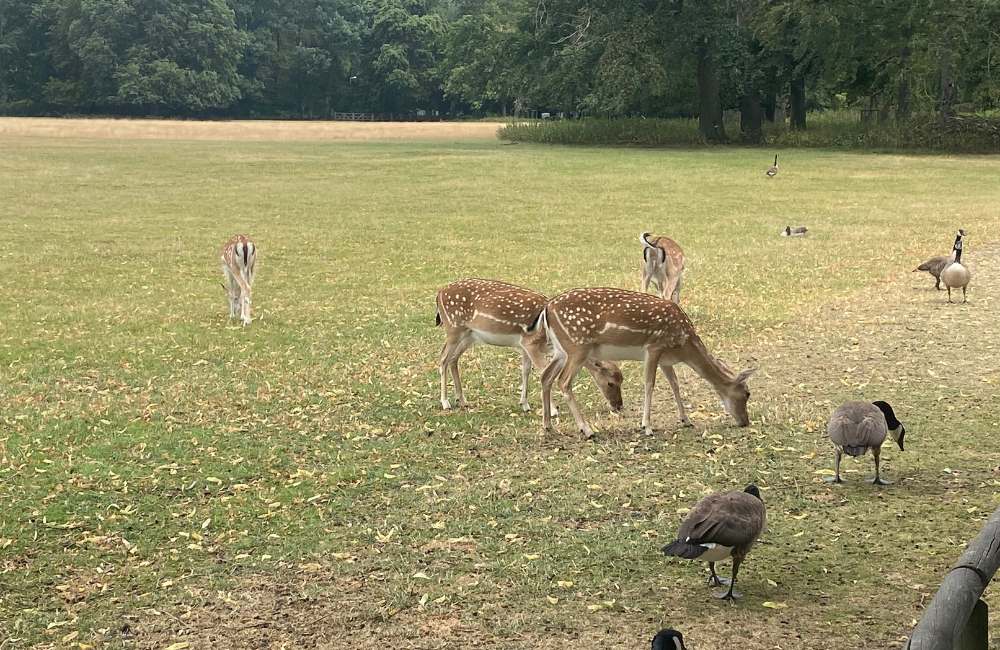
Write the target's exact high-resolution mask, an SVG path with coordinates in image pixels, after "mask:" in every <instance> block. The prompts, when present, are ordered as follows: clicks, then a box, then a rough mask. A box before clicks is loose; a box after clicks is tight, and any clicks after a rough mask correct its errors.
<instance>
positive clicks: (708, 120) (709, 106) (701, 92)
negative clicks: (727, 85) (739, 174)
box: [698, 37, 726, 142]
mask: <svg viewBox="0 0 1000 650" xmlns="http://www.w3.org/2000/svg"><path fill="white" fill-rule="evenodd" d="M714 55H715V52H714V43H713V42H712V40H711V39H710V38H708V37H706V38H705V40H704V41H703V42H702V44H701V45H700V46H699V47H698V104H699V110H698V130H699V131H700V132H701V134H702V136H703V137H704V138H705V139H706V140H707V141H709V142H725V141H726V129H725V126H724V125H723V123H722V96H721V95H720V94H719V88H720V86H721V82H720V81H719V67H718V65H717V64H716V61H715V56H714Z"/></svg>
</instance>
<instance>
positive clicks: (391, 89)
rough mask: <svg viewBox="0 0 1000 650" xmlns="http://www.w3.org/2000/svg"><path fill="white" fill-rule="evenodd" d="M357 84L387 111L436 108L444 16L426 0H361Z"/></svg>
mask: <svg viewBox="0 0 1000 650" xmlns="http://www.w3.org/2000/svg"><path fill="white" fill-rule="evenodd" d="M364 12H365V19H366V27H367V29H366V32H365V35H364V37H363V39H362V41H363V44H362V49H363V57H364V58H363V62H362V70H363V72H364V76H363V77H362V79H361V80H360V85H361V86H362V87H363V88H365V89H366V90H367V92H368V96H369V98H370V99H371V100H372V101H373V102H374V103H375V105H376V106H377V108H378V109H379V110H382V111H386V112H389V113H398V112H402V111H413V110H417V109H429V108H437V107H438V106H440V103H441V88H440V83H439V81H438V78H437V76H436V73H437V70H436V66H437V62H438V59H439V57H440V51H441V48H442V45H443V40H442V36H443V32H444V20H443V19H442V18H441V16H440V15H438V14H436V13H433V12H431V11H430V6H429V3H428V2H427V1H426V0H367V1H366V2H365V3H364Z"/></svg>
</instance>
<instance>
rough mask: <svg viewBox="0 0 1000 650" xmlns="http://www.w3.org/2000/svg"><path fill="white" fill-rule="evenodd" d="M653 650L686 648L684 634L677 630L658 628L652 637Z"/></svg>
mask: <svg viewBox="0 0 1000 650" xmlns="http://www.w3.org/2000/svg"><path fill="white" fill-rule="evenodd" d="M653 650H687V648H685V647H684V635H683V634H681V633H680V632H678V631H677V630H670V629H667V630H660V631H659V632H657V633H656V636H654V637H653Z"/></svg>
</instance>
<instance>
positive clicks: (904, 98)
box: [896, 45, 913, 122]
mask: <svg viewBox="0 0 1000 650" xmlns="http://www.w3.org/2000/svg"><path fill="white" fill-rule="evenodd" d="M912 94H913V91H912V90H911V88H910V46H909V45H906V46H904V47H903V49H902V50H900V52H899V83H898V85H897V86H896V121H897V122H904V121H906V120H908V119H910V114H911V113H912V111H913V108H912V105H911V97H912Z"/></svg>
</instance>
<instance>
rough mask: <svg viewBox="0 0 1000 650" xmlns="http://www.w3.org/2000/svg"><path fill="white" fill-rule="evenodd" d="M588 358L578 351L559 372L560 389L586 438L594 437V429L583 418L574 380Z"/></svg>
mask: <svg viewBox="0 0 1000 650" xmlns="http://www.w3.org/2000/svg"><path fill="white" fill-rule="evenodd" d="M586 360H587V354H586V353H585V352H583V353H580V352H577V353H576V354H573V355H571V356H569V357H568V358H567V359H566V365H564V366H563V368H562V370H561V371H560V372H559V389H560V390H561V391H562V394H563V396H564V397H565V398H566V402H567V404H569V412H570V413H572V414H573V419H574V420H575V421H576V426H577V428H579V429H580V432H581V433H582V434H583V436H584V437H585V438H592V437H593V436H594V430H593V429H591V428H590V425H589V424H587V421H586V420H584V419H583V412H582V411H581V410H580V405H579V404H578V403H577V401H576V396H575V395H574V394H573V380H574V379H575V378H576V374H577V373H578V372H580V368H582V367H583V364H584V362H585V361H586Z"/></svg>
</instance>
